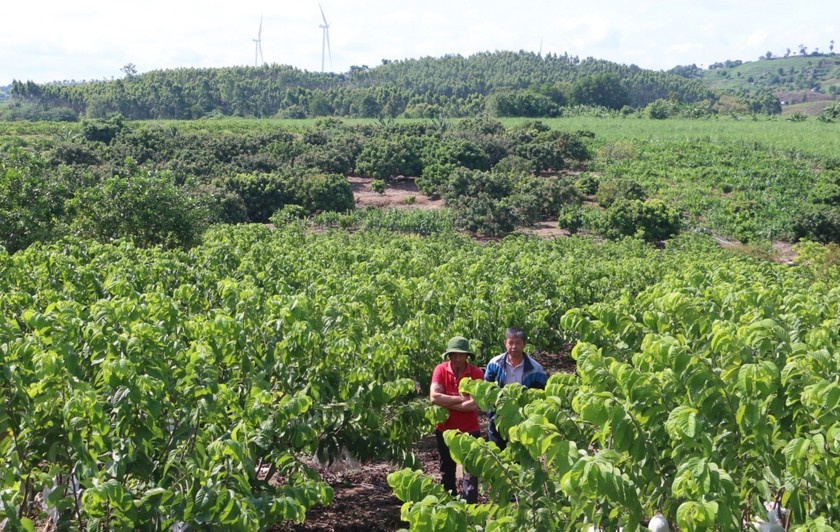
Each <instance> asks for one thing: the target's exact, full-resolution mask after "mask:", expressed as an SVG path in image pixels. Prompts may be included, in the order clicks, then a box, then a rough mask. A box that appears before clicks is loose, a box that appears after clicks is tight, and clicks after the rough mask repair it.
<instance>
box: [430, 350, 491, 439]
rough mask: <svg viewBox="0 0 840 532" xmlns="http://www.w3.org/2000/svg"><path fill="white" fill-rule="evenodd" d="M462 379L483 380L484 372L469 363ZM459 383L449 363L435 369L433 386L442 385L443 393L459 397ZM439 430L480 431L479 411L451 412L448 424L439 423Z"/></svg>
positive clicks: (447, 419) (439, 365) (447, 420)
mask: <svg viewBox="0 0 840 532" xmlns="http://www.w3.org/2000/svg"><path fill="white" fill-rule="evenodd" d="M461 379H479V380H483V379H484V372H482V371H481V369H480V368H477V367H475V366H473V365H472V364H470V363H467V367H466V368H465V369H464V374H463V375H461ZM459 382H460V379H459V380H458V381H456V380H455V374H454V373H452V368H451V367H450V365H449V362H443V363H441V364H438V365H437V367H435V371H434V372H433V373H432V384H435V383H437V384H442V385H443V393H445V394H446V395H459V393H460V392H459V391H458V383H459ZM437 429H438V430H440V431H444V430H448V429H456V430H460V431H461V432H475V431H477V430H480V429H481V426H480V425H479V424H478V410H473V411H472V412H461V411H460V410H450V411H449V417H448V418H446V422H444V423H438V424H437Z"/></svg>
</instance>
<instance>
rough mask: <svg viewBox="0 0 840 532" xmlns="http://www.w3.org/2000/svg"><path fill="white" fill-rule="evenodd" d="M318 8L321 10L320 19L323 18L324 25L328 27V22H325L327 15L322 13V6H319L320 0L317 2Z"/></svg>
mask: <svg viewBox="0 0 840 532" xmlns="http://www.w3.org/2000/svg"><path fill="white" fill-rule="evenodd" d="M318 9H320V10H321V18H322V19H324V26H326V27H328V28H329V27H330V25H329V23H328V22H327V16H326V15H324V8H323V7H321V3H320V2H319V3H318Z"/></svg>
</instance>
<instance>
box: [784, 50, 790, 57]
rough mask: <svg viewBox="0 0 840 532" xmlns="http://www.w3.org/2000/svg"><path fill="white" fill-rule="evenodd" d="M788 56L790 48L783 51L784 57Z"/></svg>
mask: <svg viewBox="0 0 840 532" xmlns="http://www.w3.org/2000/svg"><path fill="white" fill-rule="evenodd" d="M789 56H790V48H787V49H785V57H789Z"/></svg>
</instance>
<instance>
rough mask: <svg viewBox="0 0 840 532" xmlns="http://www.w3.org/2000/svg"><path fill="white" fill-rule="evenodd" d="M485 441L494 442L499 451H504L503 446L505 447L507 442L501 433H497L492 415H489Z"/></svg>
mask: <svg viewBox="0 0 840 532" xmlns="http://www.w3.org/2000/svg"><path fill="white" fill-rule="evenodd" d="M487 441H492V442H493V443H495V444H496V445H497V446H498V447H499V450H500V451H504V450H505V447H507V442H506V441H505V439H504V438H502V435H501V434H499V431H498V430H497V429H496V421H495V420H494V419H493V417H492V416H491V417H490V423H489V424H488V425H487Z"/></svg>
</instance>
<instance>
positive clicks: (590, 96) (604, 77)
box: [572, 73, 629, 109]
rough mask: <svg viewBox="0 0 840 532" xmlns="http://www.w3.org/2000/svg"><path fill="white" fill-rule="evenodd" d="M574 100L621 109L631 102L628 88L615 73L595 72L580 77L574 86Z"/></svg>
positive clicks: (582, 103) (579, 103) (581, 103)
mask: <svg viewBox="0 0 840 532" xmlns="http://www.w3.org/2000/svg"><path fill="white" fill-rule="evenodd" d="M572 100H573V101H574V102H575V103H577V104H578V105H600V106H603V107H607V108H609V109H621V108H622V107H624V106H625V105H627V104H628V103H629V98H628V94H627V89H626V88H625V87H624V85H622V84H621V80H620V79H619V78H618V76H616V75H615V74H610V73H606V74H595V75H592V76H586V77H583V78H581V79H579V80H578V81H577V82H576V83H575V84H574V85H573V86H572Z"/></svg>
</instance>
